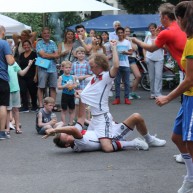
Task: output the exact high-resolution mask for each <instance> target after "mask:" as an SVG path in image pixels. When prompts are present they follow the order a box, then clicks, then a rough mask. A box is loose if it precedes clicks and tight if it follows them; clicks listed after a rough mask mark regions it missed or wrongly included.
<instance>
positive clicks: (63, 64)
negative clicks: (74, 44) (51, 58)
mask: <svg viewBox="0 0 193 193" xmlns="http://www.w3.org/2000/svg"><path fill="white" fill-rule="evenodd" d="M67 65H70V66H72V63H71V62H70V61H68V60H67V61H63V62H62V63H61V66H67Z"/></svg>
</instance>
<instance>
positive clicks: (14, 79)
mask: <svg viewBox="0 0 193 193" xmlns="http://www.w3.org/2000/svg"><path fill="white" fill-rule="evenodd" d="M32 63H33V60H29V61H28V64H27V66H26V67H25V68H24V69H23V70H21V68H20V67H19V65H18V64H17V63H16V62H15V63H14V64H13V65H12V66H9V67H8V73H9V77H10V80H9V86H10V98H9V99H10V100H9V105H8V107H7V110H8V114H7V130H6V131H7V134H8V135H10V128H9V123H10V111H12V113H13V118H14V120H15V132H16V134H21V133H22V131H21V129H20V126H19V107H21V99H20V87H19V82H18V75H20V76H24V75H25V74H26V73H27V72H28V71H29V69H30V67H31V65H32Z"/></svg>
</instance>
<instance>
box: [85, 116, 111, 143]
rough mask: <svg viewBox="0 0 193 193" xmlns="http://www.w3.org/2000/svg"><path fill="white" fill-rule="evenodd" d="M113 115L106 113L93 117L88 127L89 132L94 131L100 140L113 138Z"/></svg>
mask: <svg viewBox="0 0 193 193" xmlns="http://www.w3.org/2000/svg"><path fill="white" fill-rule="evenodd" d="M112 121H113V118H112V115H111V114H110V113H104V114H101V115H95V116H93V117H92V119H91V122H90V124H89V126H88V130H94V131H95V133H96V135H97V137H98V138H99V139H100V138H110V139H111V138H112V137H113V135H112Z"/></svg>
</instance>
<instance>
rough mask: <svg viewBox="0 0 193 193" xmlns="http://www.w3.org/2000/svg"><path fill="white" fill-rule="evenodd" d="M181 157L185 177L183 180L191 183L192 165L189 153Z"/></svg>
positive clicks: (192, 178)
mask: <svg viewBox="0 0 193 193" xmlns="http://www.w3.org/2000/svg"><path fill="white" fill-rule="evenodd" d="M182 157H183V159H184V162H185V165H186V170H187V175H186V176H185V177H184V180H187V181H191V182H193V163H192V157H191V155H190V154H189V153H182Z"/></svg>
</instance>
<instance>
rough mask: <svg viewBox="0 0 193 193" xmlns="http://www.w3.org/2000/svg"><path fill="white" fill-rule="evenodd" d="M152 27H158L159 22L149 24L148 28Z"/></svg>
mask: <svg viewBox="0 0 193 193" xmlns="http://www.w3.org/2000/svg"><path fill="white" fill-rule="evenodd" d="M150 27H154V28H157V24H156V23H150V24H149V25H148V28H150Z"/></svg>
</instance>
